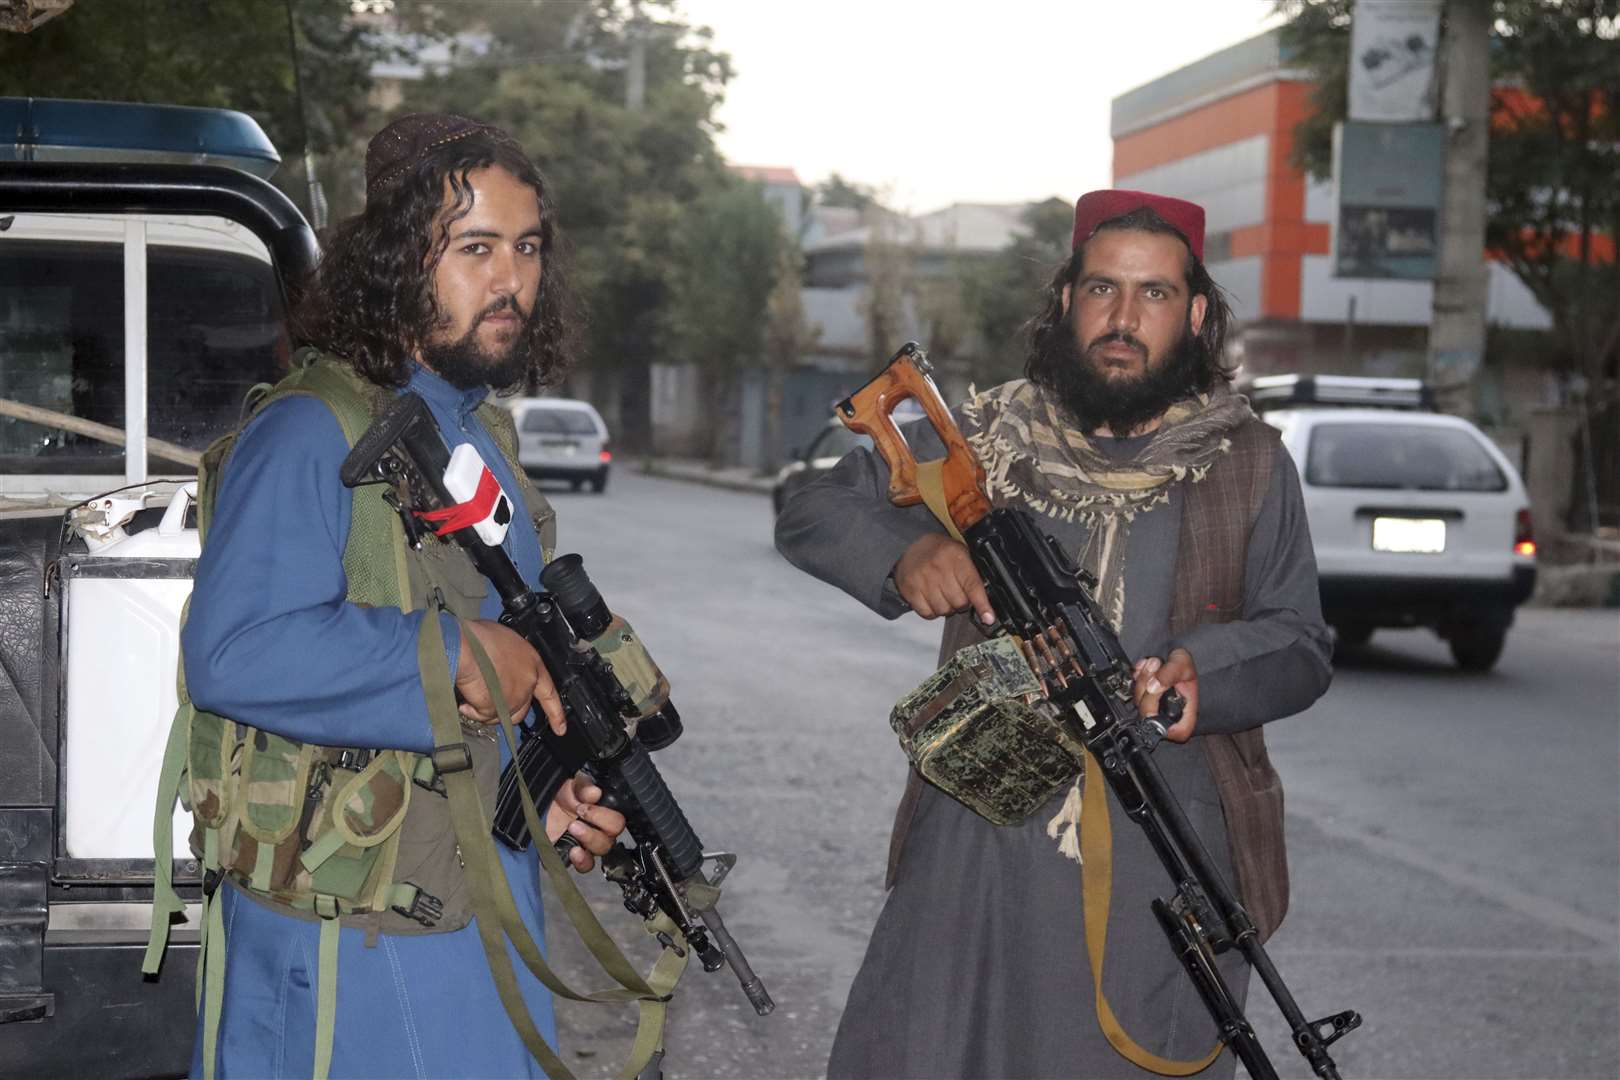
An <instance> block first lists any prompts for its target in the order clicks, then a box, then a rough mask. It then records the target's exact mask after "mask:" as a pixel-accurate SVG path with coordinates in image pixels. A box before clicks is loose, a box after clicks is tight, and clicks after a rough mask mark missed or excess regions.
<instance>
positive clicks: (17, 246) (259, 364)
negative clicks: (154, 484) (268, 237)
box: [0, 239, 288, 473]
mask: <svg viewBox="0 0 1620 1080" xmlns="http://www.w3.org/2000/svg"><path fill="white" fill-rule="evenodd" d="M147 290H148V292H147V311H146V340H147V379H148V387H147V429H148V431H149V432H150V434H152V435H153V436H155V437H157V438H160V439H165V440H167V441H169V442H173V443H179V444H180V445H182V446H186V447H190V448H192V449H197V450H200V449H202V448H203V447H205V446H207V445H208V444H209V443H210V442H212V441H213V440H214V439H216V438H218V437H219V436H220V435H223V434H224V433H226V432H227V431H230V430H231V429H232V428H234V427H235V426H236V425H237V423H238V422H239V420H240V418H241V411H242V400H243V397H244V395H246V393H247V391H248V388H249V387H251V386H253V385H254V384H255V383H261V382H268V383H273V382H275V381H276V380H277V379H279V378H280V377H281V375H282V374H284V373H285V372H286V369H287V355H288V348H287V341H286V338H285V336H284V333H283V331H282V320H281V300H280V293H279V290H278V289H277V287H276V283H275V276H274V273H273V271H272V270H271V268H270V267H269V265H268V264H266V263H264V262H262V261H260V260H258V259H255V258H252V257H250V256H247V255H241V254H233V253H229V252H218V251H202V250H197V249H192V248H183V247H170V246H165V245H157V244H154V245H152V246H150V247H148V248H147ZM124 347H125V342H124V252H123V249H122V247H120V246H119V245H115V244H102V243H79V242H72V243H70V242H62V241H55V240H47V241H39V240H27V239H23V240H17V239H8V240H6V241H5V242H4V243H3V244H0V361H3V362H0V397H6V398H11V399H13V400H15V401H18V402H21V403H24V404H28V405H37V406H42V407H44V408H46V409H51V410H53V411H56V412H61V413H65V414H67V415H69V416H75V417H79V418H81V419H84V420H92V421H96V422H98V423H102V424H110V425H111V426H113V427H123V426H124ZM153 464H154V465H155V466H156V467H157V468H160V469H165V470H167V469H170V468H173V467H174V463H172V462H168V461H166V460H164V459H161V458H159V459H156V460H155V461H154V462H153ZM123 468H124V457H123V451H122V450H121V449H120V448H119V447H117V446H112V445H109V444H107V443H104V442H99V441H97V440H95V439H91V438H89V437H88V436H84V435H78V434H74V433H72V432H69V431H65V430H63V429H60V428H53V427H50V426H48V425H44V424H35V423H31V422H28V421H23V420H15V419H11V418H9V417H8V418H6V419H4V420H3V421H0V471H3V472H7V473H102V472H105V473H116V472H120V471H122V470H123Z"/></svg>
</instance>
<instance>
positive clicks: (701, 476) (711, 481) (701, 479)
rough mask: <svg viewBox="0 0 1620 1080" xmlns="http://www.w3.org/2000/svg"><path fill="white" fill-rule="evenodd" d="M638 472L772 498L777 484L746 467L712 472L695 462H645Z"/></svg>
mask: <svg viewBox="0 0 1620 1080" xmlns="http://www.w3.org/2000/svg"><path fill="white" fill-rule="evenodd" d="M639 471H641V472H644V473H646V474H647V475H648V476H662V477H667V478H669V479H671V480H687V481H690V482H692V483H694V484H708V485H709V486H710V487H719V488H730V489H731V490H732V491H752V492H755V493H756V494H760V495H769V494H770V493H771V488H772V487H774V486H775V484H776V478H775V477H774V476H761V475H759V473H757V472H756V471H755V470H753V469H751V468H748V467H747V466H743V465H733V466H728V467H727V468H723V469H712V468H710V467H709V463H708V462H707V461H702V460H698V459H695V458H671V457H657V458H643V459H642V462H641V465H640V466H639Z"/></svg>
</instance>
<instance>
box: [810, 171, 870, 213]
mask: <svg viewBox="0 0 1620 1080" xmlns="http://www.w3.org/2000/svg"><path fill="white" fill-rule="evenodd" d="M815 197H816V201H817V202H818V203H820V204H821V205H822V206H845V207H848V208H849V209H851V210H865V209H867V208H869V207H873V206H877V205H879V200H878V193H877V189H876V188H874V187H872V186H871V185H869V184H861V183H856V182H855V181H853V180H846V179H844V178H843V177H842V176H840V175H839V174H838V173H833V174H832V175H830V176H828V177H827V179H825V180H823V181H822V182H821V183H819V184H817V185H816V186H815Z"/></svg>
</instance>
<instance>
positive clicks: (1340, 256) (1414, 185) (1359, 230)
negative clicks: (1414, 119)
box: [1333, 123, 1446, 280]
mask: <svg viewBox="0 0 1620 1080" xmlns="http://www.w3.org/2000/svg"><path fill="white" fill-rule="evenodd" d="M1445 160H1446V129H1445V126H1444V125H1442V124H1358V123H1341V124H1336V125H1335V126H1334V128H1333V176H1334V180H1335V186H1336V187H1337V189H1338V194H1339V206H1338V214H1337V216H1336V218H1335V220H1334V223H1333V274H1334V276H1335V277H1343V278H1385V279H1397V280H1430V279H1432V278H1433V277H1434V273H1435V260H1436V256H1437V253H1438V251H1439V247H1440V193H1441V185H1442V180H1443V175H1444V172H1445Z"/></svg>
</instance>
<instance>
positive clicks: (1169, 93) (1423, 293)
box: [1112, 31, 1551, 376]
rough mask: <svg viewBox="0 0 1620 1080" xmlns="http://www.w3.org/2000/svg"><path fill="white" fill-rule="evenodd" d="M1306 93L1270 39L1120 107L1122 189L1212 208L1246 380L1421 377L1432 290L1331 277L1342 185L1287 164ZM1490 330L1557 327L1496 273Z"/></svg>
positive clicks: (1184, 71) (1214, 251) (1145, 90)
mask: <svg viewBox="0 0 1620 1080" xmlns="http://www.w3.org/2000/svg"><path fill="white" fill-rule="evenodd" d="M1312 86H1313V83H1312V81H1311V77H1310V75H1309V73H1308V72H1306V71H1303V70H1299V69H1296V68H1293V67H1290V65H1289V58H1288V57H1287V56H1286V55H1285V54H1284V53H1283V51H1282V48H1281V45H1280V42H1279V40H1278V35H1277V33H1276V32H1275V31H1273V32H1269V33H1265V34H1261V35H1259V36H1257V37H1254V38H1250V39H1249V40H1247V41H1244V42H1240V43H1239V44H1237V45H1234V46H1232V47H1230V48H1227V49H1223V50H1221V51H1220V52H1217V53H1214V54H1212V55H1210V56H1207V57H1205V58H1204V59H1202V60H1199V61H1197V62H1196V63H1193V64H1189V65H1188V66H1186V67H1183V68H1181V69H1179V70H1177V71H1173V72H1171V73H1170V74H1168V75H1165V76H1164V77H1162V78H1159V79H1155V80H1154V81H1153V82H1150V83H1148V84H1146V85H1144V86H1140V87H1137V88H1136V89H1134V90H1131V91H1129V92H1128V93H1125V94H1122V95H1121V96H1119V97H1117V98H1115V99H1114V101H1113V112H1112V134H1113V140H1114V170H1113V172H1114V185H1115V186H1116V187H1122V188H1134V189H1139V190H1145V191H1153V192H1157V193H1160V194H1164V195H1173V196H1177V197H1179V198H1183V199H1190V200H1192V201H1193V202H1197V203H1199V204H1200V205H1202V206H1203V207H1204V209H1205V212H1206V214H1207V223H1206V229H1207V232H1206V238H1205V242H1204V246H1205V261H1206V263H1207V264H1208V266H1209V270H1210V273H1211V275H1212V276H1213V277H1214V278H1215V280H1216V282H1218V283H1219V284H1220V285H1221V286H1223V287H1224V288H1225V289H1226V290H1227V291H1228V292H1229V294H1230V296H1231V300H1232V306H1233V310H1234V312H1235V313H1236V315H1237V317H1238V321H1239V322H1240V324H1241V330H1240V332H1239V333H1238V335H1237V338H1238V340H1237V342H1236V343H1235V347H1236V349H1237V350H1238V351H1239V354H1240V356H1241V359H1242V362H1243V365H1244V368H1245V370H1246V371H1247V372H1250V373H1254V374H1265V373H1270V372H1290V371H1301V372H1338V373H1351V374H1369V375H1412V376H1420V375H1422V374H1423V369H1424V357H1425V354H1426V346H1427V339H1428V324H1429V318H1430V307H1431V304H1432V300H1433V293H1434V287H1433V285H1431V284H1430V283H1429V282H1426V281H1372V280H1360V279H1346V278H1336V277H1334V276H1333V274H1332V258H1331V251H1332V240H1333V236H1332V229H1333V222H1334V221H1335V220H1336V218H1337V216H1338V213H1337V211H1338V198H1337V193H1336V192H1335V190H1334V185H1333V183H1332V181H1317V180H1312V179H1311V178H1310V177H1308V176H1306V175H1305V174H1304V173H1303V172H1301V171H1300V170H1299V169H1297V168H1295V167H1294V166H1293V165H1291V164H1290V163H1289V155H1290V153H1291V151H1292V149H1293V131H1294V125H1295V124H1297V123H1298V122H1299V121H1300V120H1301V119H1303V118H1304V117H1305V116H1307V115H1308V114H1309V112H1310V109H1311V107H1312V106H1311V102H1310V94H1311V90H1312ZM1480 258H1481V260H1484V259H1485V255H1484V252H1481V254H1480ZM1352 311H1353V315H1352ZM1486 317H1487V320H1488V321H1489V322H1490V323H1493V324H1497V325H1502V326H1508V327H1517V328H1523V329H1546V328H1548V327H1550V326H1551V320H1550V319H1549V318H1548V316H1547V313H1546V312H1545V311H1544V310H1543V309H1542V308H1541V306H1540V305H1539V304H1537V303H1536V301H1535V299H1534V298H1533V297H1532V296H1531V295H1530V292H1529V290H1527V289H1526V288H1525V287H1524V285H1523V284H1522V283H1520V282H1519V280H1518V279H1517V278H1515V277H1514V276H1513V275H1512V273H1510V272H1509V271H1508V270H1507V269H1506V268H1505V267H1502V266H1500V265H1497V264H1495V263H1492V264H1491V268H1490V291H1489V301H1488V307H1487V312H1486Z"/></svg>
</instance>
